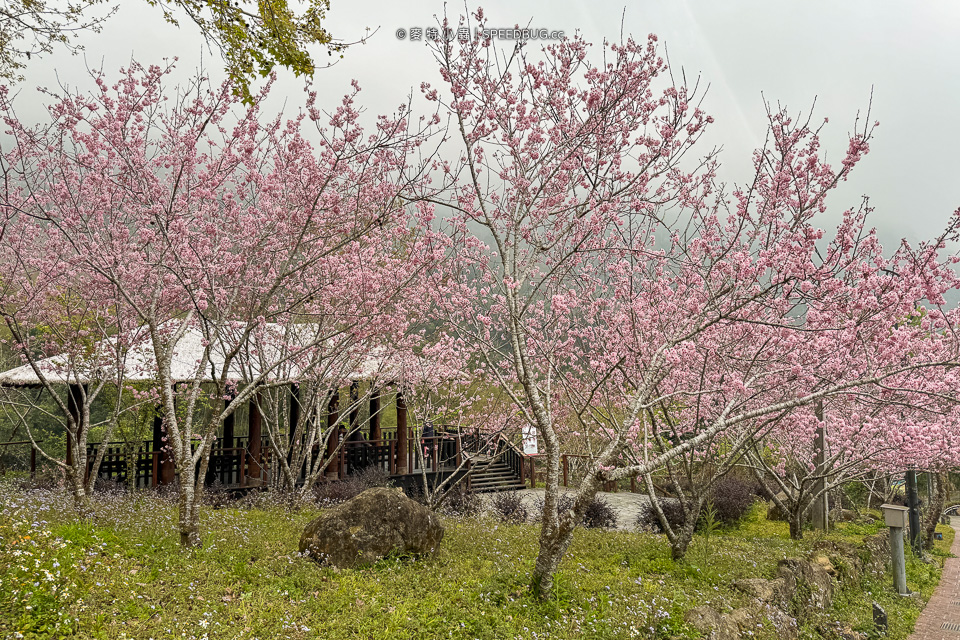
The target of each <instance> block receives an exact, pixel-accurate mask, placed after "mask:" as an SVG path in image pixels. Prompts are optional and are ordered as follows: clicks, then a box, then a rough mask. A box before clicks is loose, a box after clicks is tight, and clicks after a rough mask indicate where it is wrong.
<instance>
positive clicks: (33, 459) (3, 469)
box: [0, 440, 43, 478]
mask: <svg viewBox="0 0 960 640" xmlns="http://www.w3.org/2000/svg"><path fill="white" fill-rule="evenodd" d="M42 442H43V440H37V444H41V443H42ZM23 445H29V446H30V477H31V478H34V477H36V475H37V450H36V448H35V447H34V446H33V442H31V441H30V440H18V441H16V442H0V455H5V454H6V453H7V448H8V447H13V446H23ZM6 473H7V465H6V464H4V463H3V461H2V460H0V474H3V475H5V474H6Z"/></svg>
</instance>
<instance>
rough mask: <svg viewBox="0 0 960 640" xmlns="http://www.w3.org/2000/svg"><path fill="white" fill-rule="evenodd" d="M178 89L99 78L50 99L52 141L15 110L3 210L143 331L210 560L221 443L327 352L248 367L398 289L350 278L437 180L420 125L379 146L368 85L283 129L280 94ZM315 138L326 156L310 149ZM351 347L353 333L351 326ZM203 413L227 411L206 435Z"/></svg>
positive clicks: (386, 133)
mask: <svg viewBox="0 0 960 640" xmlns="http://www.w3.org/2000/svg"><path fill="white" fill-rule="evenodd" d="M169 72H170V67H167V68H160V67H149V68H143V67H141V66H140V65H138V64H136V63H133V64H131V66H130V68H129V69H127V70H125V71H123V72H122V73H121V76H120V79H119V80H118V81H117V82H116V83H115V84H113V85H110V84H108V82H107V80H106V78H105V77H104V76H103V75H101V74H95V77H94V79H95V81H96V85H97V89H96V91H94V92H92V93H91V94H89V95H86V94H80V93H67V92H64V93H62V94H56V95H51V96H50V98H51V102H52V104H51V106H50V107H49V112H50V116H51V117H50V122H49V123H47V124H45V125H41V126H39V127H30V126H28V125H26V124H24V123H23V122H22V121H21V120H19V119H18V118H17V117H16V115H15V113H14V112H13V108H12V105H11V104H10V103H9V101H6V102H5V103H4V105H3V106H4V110H5V113H6V123H7V125H8V127H9V128H10V130H11V134H12V137H13V141H14V142H13V143H12V144H11V145H10V148H9V151H8V152H7V153H6V156H5V162H6V166H7V167H8V168H9V170H8V175H10V176H11V177H12V178H13V179H12V180H11V181H9V182H8V183H7V185H6V189H5V193H4V205H5V207H7V208H8V210H10V211H13V212H16V215H18V216H21V217H29V218H31V219H34V220H37V221H38V223H39V224H42V225H43V230H44V231H45V232H46V233H47V234H49V235H50V236H51V237H58V238H59V242H58V245H59V246H60V247H61V248H62V249H61V250H60V251H59V252H58V253H56V254H53V253H47V254H45V255H44V259H45V260H47V261H48V262H49V263H50V264H51V265H52V264H53V263H54V262H57V261H59V262H61V263H63V264H65V265H67V266H68V268H69V269H71V270H72V271H74V272H77V273H82V274H84V278H83V280H84V296H85V297H88V298H91V299H93V300H97V301H101V300H102V301H106V300H107V299H109V300H110V304H113V305H115V307H116V313H117V314H118V315H120V316H122V317H124V318H128V319H130V322H131V323H132V324H135V325H136V326H138V327H144V328H145V331H146V334H147V345H148V346H149V349H148V350H149V354H148V356H149V357H147V358H146V359H145V361H144V363H143V366H144V367H145V368H147V369H149V370H150V371H151V373H152V374H153V375H154V377H155V378H156V380H157V383H158V393H159V398H158V400H159V402H160V404H161V405H162V408H163V413H164V429H165V431H166V434H167V439H168V444H169V446H170V447H171V450H172V454H173V458H174V460H175V464H176V473H177V477H178V483H177V486H178V492H179V511H180V516H179V532H180V539H181V542H182V544H184V545H187V546H195V545H199V544H200V542H201V539H200V531H199V512H198V508H199V498H200V495H201V493H202V490H203V478H204V476H205V474H206V468H207V464H208V460H209V452H210V448H211V446H212V444H213V442H214V440H215V438H216V433H217V429H218V427H219V426H220V425H221V424H222V422H223V420H224V419H225V417H226V416H228V415H230V414H231V413H232V412H233V411H235V410H236V409H237V407H239V406H240V405H241V404H243V403H246V402H248V401H250V400H251V399H252V398H253V397H254V396H255V394H256V392H257V391H258V390H259V389H261V388H263V387H264V386H269V385H279V384H286V383H287V382H288V381H285V380H281V379H279V378H278V377H277V376H278V367H279V366H280V365H281V364H282V363H284V362H286V361H287V360H289V359H291V358H296V357H299V356H300V355H302V354H304V353H306V352H308V351H309V350H311V349H316V348H317V347H318V346H319V345H321V344H322V342H323V340H325V339H326V338H327V337H328V335H327V334H326V333H323V332H318V333H315V334H314V338H313V339H312V340H309V341H303V340H301V339H300V338H301V337H302V335H303V332H292V333H288V334H286V335H287V336H288V337H289V338H290V342H289V343H287V344H285V345H283V347H282V348H278V347H277V345H275V344H274V345H270V346H269V347H267V345H263V347H264V348H263V350H262V351H261V352H260V354H259V356H257V357H259V358H260V359H259V363H258V366H257V368H256V369H251V368H250V366H249V365H250V364H251V362H252V360H251V359H250V358H246V357H241V354H244V353H246V352H247V351H248V350H252V351H256V350H257V348H258V345H257V342H256V337H257V335H258V334H261V335H262V334H263V332H264V331H265V328H266V327H268V326H270V325H272V324H279V325H281V326H291V325H293V324H295V323H296V322H297V319H299V320H300V321H302V322H304V323H309V322H310V320H311V318H312V317H314V316H323V314H325V313H329V311H330V300H331V299H334V298H332V296H336V295H338V294H340V293H342V292H343V291H344V290H346V289H349V288H351V287H352V288H354V289H356V290H359V291H365V290H368V289H367V287H369V286H370V284H371V283H370V282H368V278H369V279H370V281H372V282H373V283H374V285H373V286H374V287H375V286H376V284H375V283H376V282H377V279H378V278H380V277H386V276H389V275H391V274H390V273H389V272H388V271H381V272H378V271H377V270H376V269H372V270H371V269H367V268H366V265H365V264H360V265H358V266H359V268H358V269H355V270H353V271H349V272H344V271H343V269H344V266H345V264H346V263H345V261H344V260H343V259H342V256H343V255H348V254H350V253H351V252H352V247H355V246H357V245H364V243H365V242H366V241H367V239H368V238H369V237H371V234H376V235H379V236H383V237H387V238H392V242H393V244H394V245H395V246H396V245H399V246H409V245H410V244H411V243H413V242H414V241H415V240H416V236H417V235H420V236H422V235H423V234H424V227H423V226H422V225H425V224H427V223H428V222H429V216H430V215H432V210H431V208H430V207H428V206H427V207H419V208H417V207H406V206H405V202H404V201H401V200H400V199H399V197H398V194H399V193H400V191H401V190H410V184H411V182H412V181H415V180H417V179H421V178H422V176H423V175H424V174H423V173H422V171H418V170H417V169H416V167H414V166H412V164H411V154H412V153H413V151H414V150H415V149H417V147H418V146H419V145H420V144H421V142H422V137H421V136H420V133H419V132H418V131H417V127H416V123H415V122H414V123H411V121H410V118H409V113H408V112H407V110H406V109H405V108H402V109H401V111H400V112H399V113H397V114H395V115H394V116H390V117H387V116H384V117H381V118H379V119H378V120H377V122H376V126H375V128H374V129H373V131H372V132H369V133H367V132H365V131H364V129H363V127H362V126H361V124H360V121H359V115H360V114H359V110H358V108H357V106H356V105H355V99H356V94H357V92H358V91H359V87H358V86H356V85H354V89H353V91H352V93H350V94H349V95H347V96H346V97H345V98H344V100H343V102H342V103H341V105H340V106H339V107H338V108H337V109H336V110H335V111H334V112H333V113H330V114H324V113H323V112H321V111H320V110H319V109H318V108H317V107H316V106H315V102H314V99H315V94H310V95H309V96H308V101H307V109H306V110H305V111H304V112H303V113H302V114H300V115H299V116H297V117H295V118H293V119H291V120H289V121H284V120H283V119H282V118H281V117H279V116H278V117H273V118H269V117H266V116H265V115H264V114H263V113H262V112H261V109H260V106H259V105H260V104H261V103H262V101H263V99H264V98H265V96H266V95H267V92H268V91H269V86H268V87H267V88H265V89H264V91H263V92H262V93H261V94H260V95H259V96H258V97H257V99H256V100H254V103H253V104H252V105H251V106H243V105H242V104H241V103H240V99H239V98H238V97H237V96H236V95H235V92H234V91H233V90H232V89H233V87H232V86H231V85H230V84H229V83H226V84H224V85H221V86H219V87H212V86H210V85H209V84H208V83H206V81H205V80H203V79H202V78H201V79H197V80H196V81H195V82H193V83H192V84H190V85H188V86H185V87H181V88H179V89H175V90H171V89H169V88H167V87H166V86H165V79H166V76H167V75H168V74H169ZM308 123H316V124H317V129H318V132H317V136H316V138H318V141H317V142H314V143H311V142H309V141H308V140H307V138H306V137H305V135H304V133H303V132H302V127H303V126H304V125H305V124H308ZM411 212H412V213H413V215H412V216H411ZM387 244H389V243H387V242H386V241H375V242H372V244H371V245H370V247H368V249H369V250H376V249H377V248H382V247H384V246H387ZM429 255H430V254H426V255H424V254H422V253H419V254H417V255H413V256H411V255H406V256H404V260H405V261H406V262H407V268H408V269H410V270H411V271H413V270H415V269H417V268H424V267H425V266H426V264H425V263H422V262H417V260H418V259H419V258H423V259H426V258H428V257H429ZM438 255H442V251H441V252H440V253H439V254H438ZM418 256H419V258H418ZM338 279H346V280H343V281H342V282H339V283H337V280H338ZM360 297H362V296H360ZM363 302H364V303H365V304H367V303H369V304H368V307H369V308H366V309H364V312H365V313H367V314H370V315H375V314H377V313H378V312H379V311H381V310H382V309H380V308H378V307H377V306H376V304H377V297H373V298H372V299H371V300H370V301H367V300H364V301H363ZM104 304H106V302H104ZM338 330H340V331H350V330H351V327H350V323H349V321H348V322H345V323H344V325H343V326H342V327H341V328H339V329H338ZM194 337H196V340H194ZM184 340H188V341H189V340H194V341H195V342H196V343H197V344H196V345H195V351H194V353H193V354H192V355H191V357H190V358H191V359H190V361H189V362H179V361H177V360H176V358H175V356H176V354H177V350H178V349H179V348H180V347H179V345H181V343H182V341H184ZM264 355H267V356H269V357H267V358H266V359H264V357H263V356H264ZM242 370H245V371H246V372H247V374H251V373H252V375H247V376H246V377H245V378H244V377H243V373H242ZM238 379H242V380H243V382H245V384H243V385H240V386H237V385H236V381H237V380H238ZM210 385H212V387H213V388H212V389H211V388H210ZM230 391H232V392H233V393H229V392H230ZM203 404H208V405H209V406H211V407H213V409H214V410H213V411H210V412H207V416H208V417H207V418H203V417H202V416H203V415H204V413H203V412H198V411H197V409H198V408H199V407H200V406H201V405H203Z"/></svg>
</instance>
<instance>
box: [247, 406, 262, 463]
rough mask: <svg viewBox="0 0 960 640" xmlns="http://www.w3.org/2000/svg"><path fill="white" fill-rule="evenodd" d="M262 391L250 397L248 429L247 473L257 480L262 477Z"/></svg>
mask: <svg viewBox="0 0 960 640" xmlns="http://www.w3.org/2000/svg"><path fill="white" fill-rule="evenodd" d="M259 401H260V393H259V392H258V393H257V394H256V395H255V397H253V398H251V399H250V403H249V406H250V422H249V425H250V428H249V430H248V434H249V436H250V437H249V439H248V440H247V452H248V455H249V458H248V464H247V475H248V476H249V477H251V478H253V479H255V480H259V479H260V470H261V469H260V439H261V423H262V419H261V416H260V405H259Z"/></svg>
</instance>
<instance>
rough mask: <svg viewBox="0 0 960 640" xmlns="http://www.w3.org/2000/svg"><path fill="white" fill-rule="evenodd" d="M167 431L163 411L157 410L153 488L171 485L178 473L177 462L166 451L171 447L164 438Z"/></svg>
mask: <svg viewBox="0 0 960 640" xmlns="http://www.w3.org/2000/svg"><path fill="white" fill-rule="evenodd" d="M165 433H166V429H164V427H163V413H162V409H160V408H158V409H157V414H156V415H155V416H154V417H153V450H154V451H155V452H156V453H155V454H154V460H155V461H156V462H155V465H154V466H155V467H156V469H157V470H156V471H155V472H154V474H153V486H155V487H157V486H160V485H166V484H171V483H172V482H173V477H174V475H175V473H176V468H175V461H174V459H173V456H172V455H170V454H169V452H167V451H164V449H165V448H166V447H168V446H170V443H169V442H164V441H163V437H164V434H165Z"/></svg>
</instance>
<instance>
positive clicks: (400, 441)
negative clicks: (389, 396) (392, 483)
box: [397, 389, 410, 475]
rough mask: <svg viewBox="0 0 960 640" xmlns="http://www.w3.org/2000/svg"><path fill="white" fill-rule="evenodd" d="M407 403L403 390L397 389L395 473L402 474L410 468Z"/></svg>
mask: <svg viewBox="0 0 960 640" xmlns="http://www.w3.org/2000/svg"><path fill="white" fill-rule="evenodd" d="M407 435H408V433H407V403H406V402H405V401H404V399H403V390H402V389H398V390H397V473H398V474H400V475H403V474H405V473H407V471H408V469H409V468H410V467H409V466H408V464H407Z"/></svg>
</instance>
